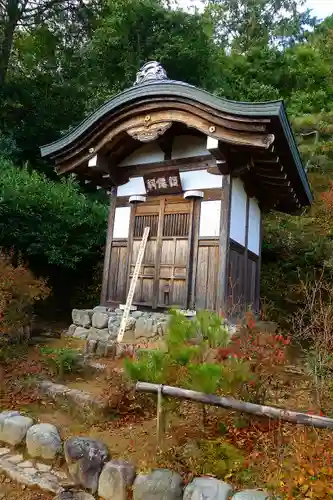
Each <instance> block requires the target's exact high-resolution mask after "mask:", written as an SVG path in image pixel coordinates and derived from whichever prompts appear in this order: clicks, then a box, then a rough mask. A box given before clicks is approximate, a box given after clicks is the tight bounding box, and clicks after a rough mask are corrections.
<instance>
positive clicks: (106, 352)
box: [67, 306, 168, 357]
mask: <svg viewBox="0 0 333 500" xmlns="http://www.w3.org/2000/svg"><path fill="white" fill-rule="evenodd" d="M122 316H123V310H121V309H115V310H111V309H109V308H107V307H102V306H97V307H95V308H94V309H83V310H80V309H73V311H72V320H73V324H72V325H71V326H70V327H69V329H68V332H67V335H68V336H70V337H74V338H78V339H82V340H85V341H86V354H89V355H96V356H105V357H114V356H115V355H116V353H117V335H118V331H119V328H120V323H121V319H122ZM167 319H168V315H167V314H164V313H156V312H148V311H147V312H144V311H132V312H131V313H130V316H129V318H128V320H127V324H126V329H125V335H124V338H123V343H124V344H136V343H145V342H150V341H153V340H157V339H159V338H162V337H163V336H164V335H165V332H166V325H167Z"/></svg>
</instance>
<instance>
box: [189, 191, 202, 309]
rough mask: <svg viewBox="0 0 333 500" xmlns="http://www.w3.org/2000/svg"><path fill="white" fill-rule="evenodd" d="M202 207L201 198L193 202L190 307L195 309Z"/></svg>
mask: <svg viewBox="0 0 333 500" xmlns="http://www.w3.org/2000/svg"><path fill="white" fill-rule="evenodd" d="M200 209H201V200H194V202H193V217H192V221H191V224H192V244H191V246H190V248H191V258H190V263H191V266H190V275H189V276H190V283H191V285H190V300H189V307H190V309H195V302H196V295H195V289H196V280H197V265H198V252H199V225H200Z"/></svg>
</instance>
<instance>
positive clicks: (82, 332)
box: [73, 326, 89, 340]
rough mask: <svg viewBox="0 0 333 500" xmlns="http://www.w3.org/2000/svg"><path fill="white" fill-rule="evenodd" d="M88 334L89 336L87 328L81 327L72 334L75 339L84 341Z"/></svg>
mask: <svg viewBox="0 0 333 500" xmlns="http://www.w3.org/2000/svg"><path fill="white" fill-rule="evenodd" d="M88 334H89V329H88V328H84V327H83V326H77V327H76V328H75V331H74V333H73V337H74V338H76V339H82V340H85V339H86V338H87V337H88Z"/></svg>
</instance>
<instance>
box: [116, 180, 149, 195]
mask: <svg viewBox="0 0 333 500" xmlns="http://www.w3.org/2000/svg"><path fill="white" fill-rule="evenodd" d="M134 194H146V188H145V183H144V182H143V177H132V178H131V179H130V180H129V181H128V182H127V183H126V184H123V185H122V186H118V189H117V196H132V195H134Z"/></svg>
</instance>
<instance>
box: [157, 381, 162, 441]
mask: <svg viewBox="0 0 333 500" xmlns="http://www.w3.org/2000/svg"><path fill="white" fill-rule="evenodd" d="M162 388H163V386H162V385H158V387H157V415H156V436H157V445H158V446H159V445H160V444H161V440H162V433H163V429H162V417H163V407H162V405H163V389H162Z"/></svg>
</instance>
